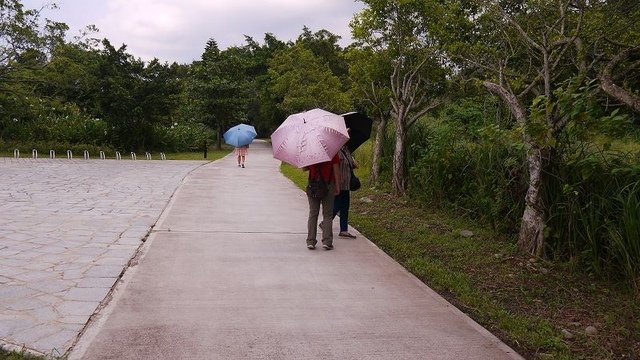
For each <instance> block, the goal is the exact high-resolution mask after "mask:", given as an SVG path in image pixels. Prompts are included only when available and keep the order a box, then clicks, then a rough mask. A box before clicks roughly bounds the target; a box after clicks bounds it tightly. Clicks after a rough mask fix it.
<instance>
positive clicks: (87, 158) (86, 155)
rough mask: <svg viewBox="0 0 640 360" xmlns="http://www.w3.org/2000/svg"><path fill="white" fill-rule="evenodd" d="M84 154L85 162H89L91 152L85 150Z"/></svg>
mask: <svg viewBox="0 0 640 360" xmlns="http://www.w3.org/2000/svg"><path fill="white" fill-rule="evenodd" d="M82 154H83V155H84V159H85V160H89V150H85V151H84V152H83V153H82Z"/></svg>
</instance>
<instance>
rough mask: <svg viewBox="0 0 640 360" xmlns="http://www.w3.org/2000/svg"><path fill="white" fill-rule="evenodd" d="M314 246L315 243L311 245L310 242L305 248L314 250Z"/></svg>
mask: <svg viewBox="0 0 640 360" xmlns="http://www.w3.org/2000/svg"><path fill="white" fill-rule="evenodd" d="M315 248H316V246H315V245H312V244H309V245H307V249H309V250H314V249H315Z"/></svg>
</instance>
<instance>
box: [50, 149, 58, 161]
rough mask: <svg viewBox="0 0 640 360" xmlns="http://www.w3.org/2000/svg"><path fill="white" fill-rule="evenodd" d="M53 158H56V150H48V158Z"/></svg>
mask: <svg viewBox="0 0 640 360" xmlns="http://www.w3.org/2000/svg"><path fill="white" fill-rule="evenodd" d="M55 158H56V151H55V150H49V159H55Z"/></svg>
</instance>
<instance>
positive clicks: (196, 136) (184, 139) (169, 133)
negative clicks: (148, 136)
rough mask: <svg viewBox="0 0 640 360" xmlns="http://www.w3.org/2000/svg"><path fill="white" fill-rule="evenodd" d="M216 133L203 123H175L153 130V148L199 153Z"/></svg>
mask: <svg viewBox="0 0 640 360" xmlns="http://www.w3.org/2000/svg"><path fill="white" fill-rule="evenodd" d="M214 138H215V133H214V131H213V130H211V129H210V128H208V127H206V126H205V125H203V124H201V123H174V124H172V125H171V126H160V125H158V126H155V127H154V128H153V139H154V144H153V148H155V149H162V150H163V151H197V150H200V149H202V148H203V144H204V143H205V141H206V142H209V143H211V142H212V139H214Z"/></svg>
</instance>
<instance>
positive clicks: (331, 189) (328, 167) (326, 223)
mask: <svg viewBox="0 0 640 360" xmlns="http://www.w3.org/2000/svg"><path fill="white" fill-rule="evenodd" d="M304 170H308V171H309V179H308V186H307V199H308V200H309V218H308V220H307V248H308V249H309V250H313V249H315V248H316V244H317V243H318V240H316V235H317V231H318V215H319V213H320V206H322V222H321V223H320V229H322V248H323V249H325V250H333V221H332V220H333V217H332V215H331V213H332V211H333V200H334V198H335V196H336V195H338V194H339V193H340V157H339V156H338V155H337V154H336V155H335V156H334V157H333V158H332V159H331V161H327V162H323V163H319V164H314V165H309V166H307V167H305V168H304ZM323 186H325V187H324V188H323Z"/></svg>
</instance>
